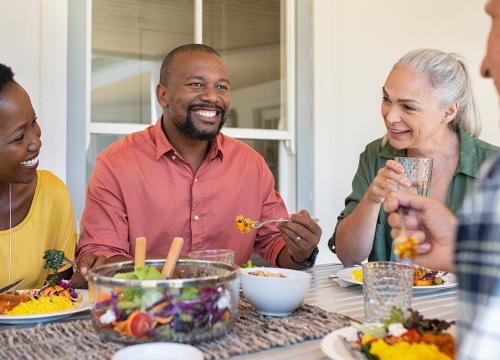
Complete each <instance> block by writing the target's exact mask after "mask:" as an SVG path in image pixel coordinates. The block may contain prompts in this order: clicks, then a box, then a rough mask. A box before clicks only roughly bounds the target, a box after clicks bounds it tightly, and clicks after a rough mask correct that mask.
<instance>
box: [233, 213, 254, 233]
mask: <svg viewBox="0 0 500 360" xmlns="http://www.w3.org/2000/svg"><path fill="white" fill-rule="evenodd" d="M255 224H257V221H254V220H252V219H250V218H245V217H244V216H243V215H238V216H236V228H237V229H238V230H239V231H240V232H241V233H242V234H245V233H249V232H250V231H252V228H253V227H254V226H255Z"/></svg>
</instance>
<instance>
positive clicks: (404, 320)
mask: <svg viewBox="0 0 500 360" xmlns="http://www.w3.org/2000/svg"><path fill="white" fill-rule="evenodd" d="M453 333H454V325H453V323H452V322H447V321H444V320H439V319H424V317H423V316H422V315H421V314H419V313H418V311H416V310H409V311H406V312H403V311H401V310H399V309H396V308H394V309H393V310H392V314H391V317H390V319H388V320H386V321H383V322H381V323H362V324H358V323H353V324H352V325H351V326H348V327H345V328H341V329H338V330H335V331H333V332H331V333H330V334H328V335H326V336H325V337H324V338H323V340H322V341H321V350H322V351H323V353H324V354H325V355H326V356H328V357H329V358H330V359H333V360H356V359H375V358H377V359H379V360H386V359H398V358H402V356H403V355H404V354H407V353H412V354H414V355H416V358H419V359H428V358H433V359H442V360H447V359H452V358H453V354H454V352H455V340H454V334H453Z"/></svg>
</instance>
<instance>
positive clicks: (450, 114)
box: [443, 101, 458, 124]
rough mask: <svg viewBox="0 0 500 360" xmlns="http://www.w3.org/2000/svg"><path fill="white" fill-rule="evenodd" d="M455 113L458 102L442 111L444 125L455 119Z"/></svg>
mask: <svg viewBox="0 0 500 360" xmlns="http://www.w3.org/2000/svg"><path fill="white" fill-rule="evenodd" d="M457 111H458V101H455V102H454V103H453V104H451V105H450V106H448V107H447V108H446V109H445V110H444V117H443V122H444V123H446V124H449V123H450V122H452V121H453V119H455V117H456V116H457Z"/></svg>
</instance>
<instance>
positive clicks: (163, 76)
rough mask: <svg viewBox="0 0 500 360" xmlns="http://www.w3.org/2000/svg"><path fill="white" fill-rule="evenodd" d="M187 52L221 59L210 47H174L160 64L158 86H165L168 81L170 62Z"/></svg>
mask: <svg viewBox="0 0 500 360" xmlns="http://www.w3.org/2000/svg"><path fill="white" fill-rule="evenodd" d="M189 51H203V52H206V53H209V54H214V55H217V56H218V57H221V56H220V54H219V53H218V52H217V51H216V50H215V49H214V48H213V47H211V46H208V45H203V44H186V45H181V46H179V47H176V48H175V49H173V50H172V51H170V52H169V53H168V54H167V56H165V59H163V63H162V64H161V70H160V84H163V85H166V84H167V81H168V77H169V76H170V73H171V70H172V69H171V68H172V62H173V61H174V59H175V57H176V56H177V55H179V54H181V53H185V52H189Z"/></svg>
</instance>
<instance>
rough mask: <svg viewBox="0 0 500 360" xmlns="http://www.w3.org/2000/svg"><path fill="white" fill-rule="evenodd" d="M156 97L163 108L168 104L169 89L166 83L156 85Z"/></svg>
mask: <svg viewBox="0 0 500 360" xmlns="http://www.w3.org/2000/svg"><path fill="white" fill-rule="evenodd" d="M156 99H157V100H158V103H159V104H160V106H161V107H162V108H163V109H165V108H166V107H167V106H168V89H167V87H166V86H165V85H162V84H160V83H159V84H158V85H156Z"/></svg>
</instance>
